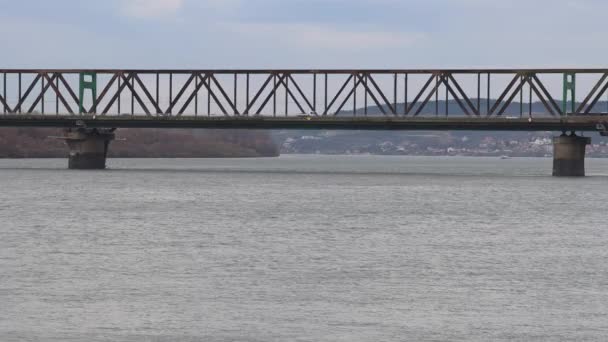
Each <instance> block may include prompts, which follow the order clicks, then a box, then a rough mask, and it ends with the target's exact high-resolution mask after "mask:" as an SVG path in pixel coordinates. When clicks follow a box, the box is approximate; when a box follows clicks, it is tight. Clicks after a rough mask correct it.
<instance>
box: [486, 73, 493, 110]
mask: <svg viewBox="0 0 608 342" xmlns="http://www.w3.org/2000/svg"><path fill="white" fill-rule="evenodd" d="M491 80H492V79H491V78H490V73H488V84H487V88H488V89H487V91H488V94H487V98H486V115H490V82H491Z"/></svg>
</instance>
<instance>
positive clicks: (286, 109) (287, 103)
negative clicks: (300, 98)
mask: <svg viewBox="0 0 608 342" xmlns="http://www.w3.org/2000/svg"><path fill="white" fill-rule="evenodd" d="M284 80H285V116H287V115H288V113H289V77H287V76H286V77H285V78H284Z"/></svg>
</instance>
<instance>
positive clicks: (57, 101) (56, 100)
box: [55, 77, 59, 115]
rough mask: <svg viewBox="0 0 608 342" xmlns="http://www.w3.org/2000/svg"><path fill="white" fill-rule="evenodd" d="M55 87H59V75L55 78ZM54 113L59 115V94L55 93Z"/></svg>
mask: <svg viewBox="0 0 608 342" xmlns="http://www.w3.org/2000/svg"><path fill="white" fill-rule="evenodd" d="M55 87H56V88H57V89H59V77H56V78H55ZM55 114H57V115H59V94H57V93H55Z"/></svg>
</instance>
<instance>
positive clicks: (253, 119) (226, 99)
mask: <svg viewBox="0 0 608 342" xmlns="http://www.w3.org/2000/svg"><path fill="white" fill-rule="evenodd" d="M0 89H1V90H0V112H2V114H1V115H0V126H5V127H60V128H64V131H65V136H64V139H65V140H66V143H67V145H68V146H69V151H70V152H69V167H70V168H73V169H103V168H105V164H106V155H107V151H108V148H109V144H110V141H112V140H113V139H114V131H115V130H116V129H119V128H151V127H154V128H215V129H224V128H225V129H235V128H236V129H333V130H338V129H340V130H341V129H350V130H492V131H504V130H511V131H554V132H557V133H558V135H557V136H556V137H555V139H554V168H553V174H554V175H555V176H583V175H584V173H585V168H584V157H585V148H586V145H588V144H589V143H590V142H591V140H590V138H587V137H582V136H579V135H577V134H576V132H593V131H595V132H599V133H601V134H602V135H608V129H607V127H608V108H606V106H608V101H606V102H605V103H604V104H602V99H603V98H604V96H605V95H608V69H470V70H465V69H451V70H450V69H446V70H407V69H402V70H377V69H376V70H374V69H370V70H113V69H112V70H111V69H97V70H96V69H86V70H68V69H42V70H33V69H0ZM607 100H608V98H607ZM536 102H540V103H541V104H542V108H543V110H542V111H538V110H533V109H534V103H536ZM602 107H604V108H602Z"/></svg>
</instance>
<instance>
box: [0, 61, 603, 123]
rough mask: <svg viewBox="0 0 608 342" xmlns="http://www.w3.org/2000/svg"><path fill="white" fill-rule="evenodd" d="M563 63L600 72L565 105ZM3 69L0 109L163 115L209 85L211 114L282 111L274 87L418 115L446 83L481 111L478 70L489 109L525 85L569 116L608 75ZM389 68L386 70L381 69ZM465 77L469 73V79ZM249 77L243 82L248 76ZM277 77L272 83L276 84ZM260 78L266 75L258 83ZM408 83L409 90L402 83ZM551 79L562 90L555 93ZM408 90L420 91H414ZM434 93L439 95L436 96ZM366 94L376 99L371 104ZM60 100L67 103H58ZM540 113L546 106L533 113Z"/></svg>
mask: <svg viewBox="0 0 608 342" xmlns="http://www.w3.org/2000/svg"><path fill="white" fill-rule="evenodd" d="M83 73H93V74H95V75H96V77H95V79H96V81H95V82H96V84H95V85H96V87H98V88H99V89H102V90H101V92H100V93H99V94H97V93H96V92H95V93H94V94H93V95H91V96H90V97H88V98H79V96H78V95H77V92H76V89H78V88H80V89H81V90H82V84H79V81H77V79H78V78H79V77H75V76H78V75H81V74H83ZM566 73H571V74H575V75H576V74H587V75H591V76H593V75H598V76H597V79H598V81H597V82H596V83H594V84H593V87H591V85H590V87H591V89H590V90H589V91H587V92H586V93H585V92H580V91H579V92H578V93H577V95H579V96H580V99H581V101H579V102H577V106H576V110H575V112H574V113H563V112H562V109H561V107H560V106H559V105H558V103H557V99H559V98H560V96H561V92H559V93H558V92H557V91H555V89H557V88H561V85H559V86H558V87H555V86H556V84H549V83H545V81H543V80H541V79H543V77H542V76H543V75H553V74H566ZM0 74H2V80H1V81H2V83H1V84H2V86H3V89H2V92H0V110H2V111H4V112H5V113H6V114H18V113H21V114H39V111H38V110H40V111H42V112H48V114H55V115H75V114H74V109H73V108H75V107H74V106H77V107H80V108H83V111H84V113H81V116H89V115H96V114H99V115H101V116H115V115H123V113H122V111H121V108H122V106H123V102H126V104H124V105H126V106H130V108H131V109H130V112H129V114H130V115H131V116H134V117H137V116H152V114H153V112H154V114H155V115H154V116H156V117H165V116H171V115H172V114H173V112H174V111H176V112H177V113H176V115H177V116H198V113H199V95H201V93H205V92H206V93H207V94H206V95H207V115H208V116H216V115H222V116H250V115H254V116H267V117H268V116H276V114H277V96H278V95H279V94H281V96H282V95H284V99H285V102H284V108H285V112H284V114H285V115H286V116H295V115H306V113H312V115H313V116H317V115H318V114H317V107H318V104H319V102H321V101H322V102H321V103H323V104H324V107H323V108H322V110H320V113H322V115H324V116H327V115H328V114H329V113H330V112H331V113H332V114H333V115H339V116H341V117H348V116H352V117H355V116H356V115H357V113H361V112H362V113H364V115H366V116H367V115H370V114H369V113H370V109H373V110H375V111H376V112H377V113H373V114H371V115H374V116H376V115H387V114H389V113H390V114H391V115H392V116H394V117H401V116H409V115H410V114H413V116H414V117H418V116H429V115H434V116H437V115H438V114H439V102H440V101H439V94H440V91H444V93H445V101H446V102H445V115H446V116H448V115H450V114H451V113H450V106H449V101H448V100H449V99H450V97H451V98H452V101H454V102H455V103H456V104H457V108H458V115H462V116H471V117H476V118H481V112H482V100H483V99H482V98H481V93H482V87H481V76H482V74H486V75H487V77H488V79H487V85H486V87H487V89H486V91H487V92H486V94H487V95H486V99H485V101H486V105H487V110H486V111H485V115H484V117H488V116H490V117H491V116H500V115H505V114H507V115H509V114H511V115H513V114H517V115H518V116H520V117H521V116H523V108H524V107H523V98H524V97H523V93H524V86H526V85H528V86H529V91H530V94H532V93H534V94H535V95H536V96H537V97H538V100H539V101H540V102H542V104H543V106H544V107H545V108H546V114H542V115H546V116H564V115H568V116H572V115H584V114H589V113H591V112H593V111H594V107H595V106H596V105H597V104H598V103H599V101H600V100H601V99H602V96H604V94H606V92H608V84H606V83H605V81H606V79H607V78H608V69H416V70H414V69H385V70H379V69H359V70H351V69H343V70H338V69H327V70H309V69H305V70H297V69H279V70H250V69H243V70H236V69H218V70H198V69H195V70H180V69H159V70H137V69H135V70H123V69H82V70H77V69H65V70H61V69H35V70H34V69H0ZM12 75H14V76H12ZM145 75H150V76H153V77H154V80H151V79H150V78H145V77H143V76H145ZM203 75H204V76H203ZM382 75H384V76H383V77H381V76H382ZM466 75H470V76H471V77H469V76H466ZM15 76H16V77H15ZM97 76H100V77H97ZM101 76H103V77H101ZM178 76H179V77H178ZM220 76H222V77H220ZM226 76H230V77H226ZM387 76H390V79H389V78H388V77H387ZM414 76H416V77H414ZM464 76H466V77H464ZM24 77H25V79H26V80H28V81H27V82H28V83H26V84H25V85H26V88H25V92H23V90H24V89H23V88H22V86H23V85H24V84H22V78H24ZM318 77H323V78H324V79H323V81H322V82H317V78H318ZM467 77H468V78H470V81H466V80H464V79H468V78H467ZM501 77H503V78H504V77H509V78H510V79H511V81H510V82H509V83H508V84H507V85H506V86H504V85H500V82H496V81H495V79H497V78H501ZM511 77H512V78H511ZM243 78H245V82H242V80H243ZM473 78H475V80H473ZM345 79H346V80H345ZM401 79H403V81H402V82H401V81H400V80H401ZM239 81H241V82H239ZM80 82H82V81H80ZM257 82H260V83H257ZM271 82H272V85H271V86H269V85H270V84H271ZM97 83H99V84H97ZM252 83H253V84H254V85H252ZM433 83H434V85H432V84H433ZM255 84H261V85H260V86H259V88H257V89H256V87H257V86H256V85H255ZM401 84H403V91H402V92H401V93H399V92H400V91H401ZM360 88H362V89H363V90H364V98H363V100H362V101H359V102H363V107H364V108H359V107H358V106H359V104H358V101H357V100H358V98H357V97H358V91H359V90H360ZM49 89H52V92H53V93H54V99H49V97H50V96H48V95H47V92H48V91H49ZM126 89H128V91H125V90H126ZM152 89H153V90H154V93H153V92H152V91H151V90H152ZM549 89H552V90H554V92H555V93H554V94H552V93H551V91H550V90H549ZM579 89H581V88H579ZM174 90H175V91H176V93H175V94H174ZM81 93H82V92H81ZM12 94H18V96H17V97H15V96H12ZM518 94H519V101H520V105H519V110H518V111H517V113H515V112H516V110H515V109H514V108H511V107H512V106H511V104H512V103H513V101H514V100H515V98H516V96H517V95H518ZM9 95H11V96H9ZM45 95H47V96H46V97H45ZM124 95H126V96H124ZM410 95H414V96H413V99H412V100H411V101H410ZM81 96H83V95H81ZM493 96H496V100H494V99H492V97H493ZM321 97H323V98H322V99H321ZM433 97H434V100H431V99H432V98H433ZM369 98H371V99H372V101H373V105H374V106H375V107H376V108H375V109H374V108H370V107H368V99H369ZM46 100H48V101H55V103H54V104H55V106H54V113H52V111H53V109H50V110H49V108H52V106H46V107H45V104H47V103H46V102H47V101H46ZM431 101H434V111H433V110H432V109H429V108H427V107H428V105H429V103H433V102H431ZM530 101H531V100H530ZM193 102H194V103H193ZM292 104H293V105H292ZM60 105H61V106H60ZM347 105H348V106H347ZM399 105H403V111H402V112H401V111H400V112H401V113H398V110H397V108H398V106H399ZM280 106H283V105H282V104H281V105H280ZM528 106H529V108H530V110H529V111H530V112H529V116H532V115H533V113H532V112H531V102H530V103H529V104H528ZM24 108H25V109H27V110H25V109H24ZM254 108H255V110H254ZM345 108H349V109H348V110H345ZM350 108H352V111H351V110H350ZM60 109H61V110H64V111H65V112H60ZM136 109H137V111H136ZM534 116H541V114H540V113H536V114H534Z"/></svg>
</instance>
